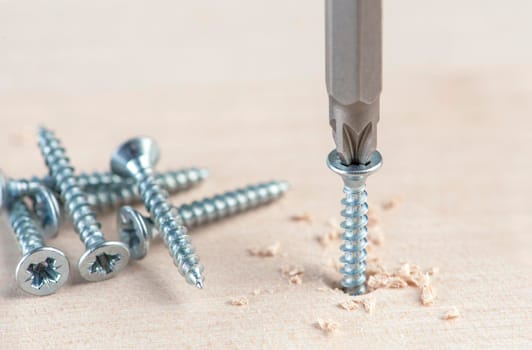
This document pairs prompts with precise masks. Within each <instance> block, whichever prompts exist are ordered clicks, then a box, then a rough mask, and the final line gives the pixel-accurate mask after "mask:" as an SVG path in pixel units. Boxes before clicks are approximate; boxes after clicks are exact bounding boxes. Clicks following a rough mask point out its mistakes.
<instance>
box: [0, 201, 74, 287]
mask: <svg viewBox="0 0 532 350" xmlns="http://www.w3.org/2000/svg"><path fill="white" fill-rule="evenodd" d="M9 222H10V224H11V227H12V228H13V233H14V235H15V237H16V239H17V242H18V245H19V248H20V251H21V252H22V255H23V256H22V258H21V259H20V261H19V263H18V265H17V270H16V273H15V275H16V279H17V283H18V286H19V287H20V288H21V289H22V290H23V291H25V292H27V293H30V294H33V295H38V296H44V295H49V294H52V293H55V292H56V291H57V290H58V289H59V288H61V286H62V285H63V284H65V282H66V281H67V279H68V275H69V272H70V266H69V264H68V260H67V258H66V256H65V254H63V252H61V251H60V250H58V249H55V248H51V247H47V246H45V245H44V241H43V234H42V231H41V229H40V227H39V225H37V223H36V222H35V219H34V218H33V215H32V214H31V212H30V210H29V208H28V207H27V206H26V203H24V202H23V201H22V200H20V199H16V200H13V202H11V203H10V206H9Z"/></svg>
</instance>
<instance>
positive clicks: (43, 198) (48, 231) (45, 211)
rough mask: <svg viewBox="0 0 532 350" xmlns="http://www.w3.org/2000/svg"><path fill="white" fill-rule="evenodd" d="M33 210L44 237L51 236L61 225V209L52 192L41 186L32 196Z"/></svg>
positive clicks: (55, 234)
mask: <svg viewBox="0 0 532 350" xmlns="http://www.w3.org/2000/svg"><path fill="white" fill-rule="evenodd" d="M33 211H34V212H35V216H36V217H37V219H38V222H39V224H40V225H41V228H42V231H43V235H44V237H45V238H53V237H55V236H57V233H58V232H59V226H60V225H61V209H60V206H59V202H58V201H57V198H56V197H55V196H54V195H53V193H52V192H51V191H50V190H49V189H47V188H45V187H44V186H42V188H41V189H39V190H38V191H37V192H36V193H35V195H34V196H33Z"/></svg>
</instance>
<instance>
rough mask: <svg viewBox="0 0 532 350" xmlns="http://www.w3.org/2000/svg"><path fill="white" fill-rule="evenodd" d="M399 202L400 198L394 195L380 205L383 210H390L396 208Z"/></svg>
mask: <svg viewBox="0 0 532 350" xmlns="http://www.w3.org/2000/svg"><path fill="white" fill-rule="evenodd" d="M400 203H401V198H400V197H394V198H391V199H389V200H387V201H386V202H384V203H382V205H381V207H382V209H384V210H391V209H395V208H397V206H398V205H399V204H400Z"/></svg>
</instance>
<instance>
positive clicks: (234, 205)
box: [117, 181, 289, 259]
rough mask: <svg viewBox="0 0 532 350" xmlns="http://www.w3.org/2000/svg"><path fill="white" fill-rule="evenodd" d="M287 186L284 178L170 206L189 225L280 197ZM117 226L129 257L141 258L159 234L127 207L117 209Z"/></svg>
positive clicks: (225, 216)
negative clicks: (129, 254)
mask: <svg viewBox="0 0 532 350" xmlns="http://www.w3.org/2000/svg"><path fill="white" fill-rule="evenodd" d="M288 188H289V185H288V183H287V182H284V181H271V182H266V183H259V184H257V185H251V186H247V187H244V188H239V189H236V190H234V191H229V192H225V193H223V194H220V195H216V196H214V197H209V198H205V199H202V200H200V201H194V202H192V203H190V204H185V205H181V206H179V207H174V210H175V211H176V212H177V214H178V215H179V216H180V217H181V219H182V220H183V223H184V225H185V226H186V227H187V228H192V227H196V226H201V225H205V224H208V223H210V222H212V221H216V220H220V219H223V218H227V217H229V216H232V215H235V214H238V213H241V212H244V211H247V210H251V209H253V208H256V207H258V206H261V205H264V204H267V203H270V202H272V201H274V200H276V199H278V198H280V197H281V196H282V195H283V194H284V193H285V192H286V191H287V190H288ZM117 227H118V231H119V233H120V239H121V241H122V242H123V243H124V244H126V245H127V246H128V247H129V251H130V252H131V258H133V259H142V258H144V257H145V256H146V254H147V253H148V249H149V247H150V241H151V240H152V239H154V238H157V237H158V236H159V234H160V233H159V232H158V231H156V230H154V223H153V220H152V219H151V218H149V217H145V216H143V215H142V214H141V213H139V212H138V211H137V210H135V209H133V208H131V207H129V206H124V207H122V208H121V209H120V212H119V215H118V223H117Z"/></svg>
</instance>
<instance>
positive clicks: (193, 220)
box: [177, 181, 288, 228]
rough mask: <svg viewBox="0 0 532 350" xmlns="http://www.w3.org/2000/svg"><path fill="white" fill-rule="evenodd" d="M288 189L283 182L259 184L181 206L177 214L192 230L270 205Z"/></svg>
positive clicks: (286, 184)
mask: <svg viewBox="0 0 532 350" xmlns="http://www.w3.org/2000/svg"><path fill="white" fill-rule="evenodd" d="M287 189H288V183H286V182H283V181H271V182H265V183H259V184H256V185H250V186H246V187H243V188H239V189H236V190H234V191H228V192H225V193H223V194H219V195H216V196H213V197H209V198H205V199H202V200H200V201H194V202H192V203H190V204H185V205H181V206H179V207H178V208H177V212H178V213H179V216H180V217H181V219H182V220H183V222H184V224H185V226H187V227H188V228H191V227H195V226H199V225H203V224H207V223H209V222H212V221H215V220H219V219H222V218H225V217H228V216H231V215H234V214H238V213H240V212H243V211H246V210H250V209H253V208H256V207H258V206H260V205H262V204H266V203H269V202H271V201H273V200H275V199H277V198H279V197H281V196H282V195H283V194H284V193H285V192H286V191H287Z"/></svg>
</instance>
